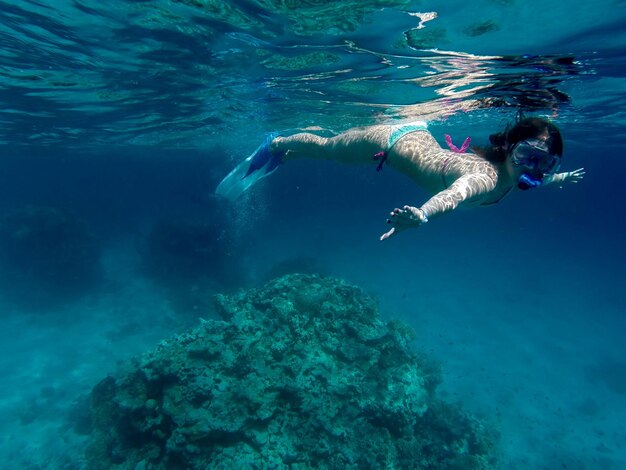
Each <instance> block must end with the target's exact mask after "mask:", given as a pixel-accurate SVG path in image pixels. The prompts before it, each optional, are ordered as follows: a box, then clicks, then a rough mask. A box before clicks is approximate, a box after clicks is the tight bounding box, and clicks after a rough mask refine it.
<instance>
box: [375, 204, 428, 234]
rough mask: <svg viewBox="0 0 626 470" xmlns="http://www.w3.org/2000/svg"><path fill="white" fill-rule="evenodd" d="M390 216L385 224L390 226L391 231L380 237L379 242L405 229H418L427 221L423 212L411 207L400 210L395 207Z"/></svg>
mask: <svg viewBox="0 0 626 470" xmlns="http://www.w3.org/2000/svg"><path fill="white" fill-rule="evenodd" d="M390 216H391V217H390V218H389V219H387V223H388V224H391V230H389V231H388V232H385V233H383V234H382V235H381V237H380V240H381V241H382V240H386V239H387V238H389V237H390V236H392V235H395V234H396V233H398V232H402V231H403V230H406V229H407V228H415V227H419V226H420V225H422V224H423V223H424V222H426V221H427V220H426V217H425V214H424V212H423V211H422V210H421V209H418V208H417V207H413V206H404V207H403V208H402V209H398V208H397V207H396V208H395V209H394V210H393V211H392V212H390Z"/></svg>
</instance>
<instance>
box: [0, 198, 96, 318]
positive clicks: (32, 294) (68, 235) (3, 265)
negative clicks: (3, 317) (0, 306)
mask: <svg viewBox="0 0 626 470" xmlns="http://www.w3.org/2000/svg"><path fill="white" fill-rule="evenodd" d="M100 257H101V247H100V245H99V243H98V242H97V239H96V237H95V236H94V235H93V234H92V233H91V232H90V231H89V230H88V228H87V226H86V225H85V224H84V223H83V222H82V221H81V220H80V219H79V218H78V217H76V216H74V215H72V214H70V213H68V212H67V211H64V210H61V209H57V208H51V207H39V206H25V207H22V208H20V209H17V210H15V211H13V212H11V213H9V214H7V215H6V216H5V217H4V218H3V219H2V221H0V285H1V286H2V296H3V297H4V298H5V299H6V300H8V301H10V302H12V303H16V304H19V305H20V306H21V307H36V308H39V307H42V306H45V305H50V304H54V303H57V302H65V301H69V300H72V299H75V298H77V297H79V296H81V295H83V294H85V293H86V292H88V291H89V290H90V289H92V288H93V287H94V286H95V285H96V283H97V281H99V280H100V279H101V275H102V272H101V268H102V267H101V264H100Z"/></svg>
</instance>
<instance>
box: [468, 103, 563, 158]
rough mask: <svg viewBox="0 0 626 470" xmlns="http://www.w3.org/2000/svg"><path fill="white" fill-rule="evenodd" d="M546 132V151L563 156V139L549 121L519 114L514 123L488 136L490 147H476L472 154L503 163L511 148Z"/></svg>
mask: <svg viewBox="0 0 626 470" xmlns="http://www.w3.org/2000/svg"><path fill="white" fill-rule="evenodd" d="M545 132H547V134H548V139H547V140H546V143H547V144H548V150H549V151H550V153H551V154H552V155H558V156H559V157H560V156H562V155H563V138H562V137H561V133H560V132H559V129H558V128H557V127H556V126H555V125H554V124H552V123H551V122H550V121H548V120H547V119H544V118H539V117H528V118H525V117H523V116H522V115H521V114H519V115H518V116H517V118H516V120H515V123H514V124H513V125H512V126H511V125H510V124H509V125H508V126H507V127H506V129H504V130H503V131H502V132H498V133H497V134H491V135H490V136H489V142H491V146H490V147H477V148H474V149H473V150H474V152H475V153H476V154H477V155H480V156H481V157H483V158H485V159H486V160H488V161H490V162H494V163H498V162H503V161H505V160H506V156H507V154H508V153H509V151H510V150H511V148H512V147H513V146H514V145H515V144H517V143H518V142H521V141H522V140H526V139H534V138H537V137H539V136H540V135H542V134H544V133H545Z"/></svg>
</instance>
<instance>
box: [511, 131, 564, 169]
mask: <svg viewBox="0 0 626 470" xmlns="http://www.w3.org/2000/svg"><path fill="white" fill-rule="evenodd" d="M511 156H512V160H513V164H514V165H519V166H525V167H528V168H530V169H531V170H533V171H540V172H541V173H543V174H544V175H546V174H548V173H554V172H556V171H557V170H558V169H559V165H560V164H561V157H559V156H558V155H553V154H551V153H550V150H549V149H548V144H547V143H546V142H545V141H543V140H541V139H526V140H522V141H521V142H518V143H517V144H515V145H514V146H513V150H512V151H511Z"/></svg>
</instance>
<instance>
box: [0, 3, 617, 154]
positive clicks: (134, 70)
mask: <svg viewBox="0 0 626 470" xmlns="http://www.w3.org/2000/svg"><path fill="white" fill-rule="evenodd" d="M530 3H532V2H530ZM530 3H529V2H520V1H515V0H484V1H480V2H471V3H470V2H456V1H446V2H406V1H393V0H389V1H352V2H345V1H343V2H340V1H296V0H289V1H286V0H285V1H277V0H275V1H270V0H267V1H239V2H220V1H204V0H196V1H192V0H188V1H187V0H185V1H150V2H141V1H136V2H121V1H110V2H96V1H86V0H81V1H68V0H59V1H55V2H24V1H17V2H0V41H1V44H2V48H1V49H0V64H1V65H2V68H1V77H0V83H1V84H2V87H1V88H0V100H2V103H3V106H2V108H3V109H2V110H1V111H0V119H1V124H0V125H1V126H2V127H1V129H2V139H3V140H4V142H6V143H10V144H37V145H48V144H63V145H64V146H65V147H67V146H68V145H72V146H78V147H91V148H93V146H94V145H96V146H97V145H105V144H106V145H110V144H113V145H127V144H129V143H136V144H147V145H151V144H159V145H160V146H161V147H163V146H173V147H200V148H202V147H203V146H204V145H205V144H206V142H207V139H208V140H211V139H212V138H214V137H216V136H220V135H224V133H228V134H231V133H232V134H234V135H237V134H238V133H239V132H241V128H242V127H243V126H245V127H246V129H247V132H250V131H251V130H252V131H258V132H262V131H265V130H267V129H286V128H294V127H299V128H301V127H306V126H312V125H316V126H324V127H330V128H334V129H337V130H340V129H343V128H346V127H350V126H353V125H365V124H370V123H372V122H376V121H381V120H385V119H388V118H402V117H405V116H414V115H420V116H422V117H428V118H431V119H437V118H443V117H446V116H449V115H454V114H455V113H457V112H459V111H461V110H487V109H493V108H499V109H502V108H509V107H515V108H517V107H521V108H523V109H526V110H539V111H541V112H544V113H551V114H555V115H556V114H558V115H560V118H561V122H563V121H569V122H571V123H575V122H588V121H593V122H595V123H597V124H600V123H602V125H603V126H604V127H607V128H611V129H612V130H611V131H610V132H611V134H612V135H613V136H614V135H615V133H616V132H617V133H619V134H620V135H623V131H622V128H623V123H624V121H625V120H626V119H625V116H624V111H623V109H624V104H625V103H624V96H623V92H622V90H621V88H620V87H619V86H618V83H617V81H618V78H619V77H620V76H621V73H622V68H621V66H622V65H623V64H624V55H623V47H622V46H623V45H624V43H625V41H624V37H625V36H626V33H625V32H624V29H623V28H622V27H621V26H622V25H623V20H624V15H623V14H622V13H618V14H616V12H618V11H621V10H623V8H622V9H620V6H621V7H623V6H624V4H625V2H623V1H612V2H610V1H605V2H601V3H600V4H594V6H591V3H588V2H578V3H579V4H575V5H568V7H567V12H566V13H567V14H564V13H565V12H564V11H563V6H562V3H561V2H542V3H541V9H535V8H533V7H532V6H531V5H530ZM590 86H591V87H593V90H594V93H593V94H592V93H590V88H589V87H590ZM473 116H477V117H478V119H484V117H485V114H484V113H477V114H474V115H473ZM251 121H252V122H254V126H258V129H255V128H254V127H253V128H252V129H251V128H250V122H251Z"/></svg>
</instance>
